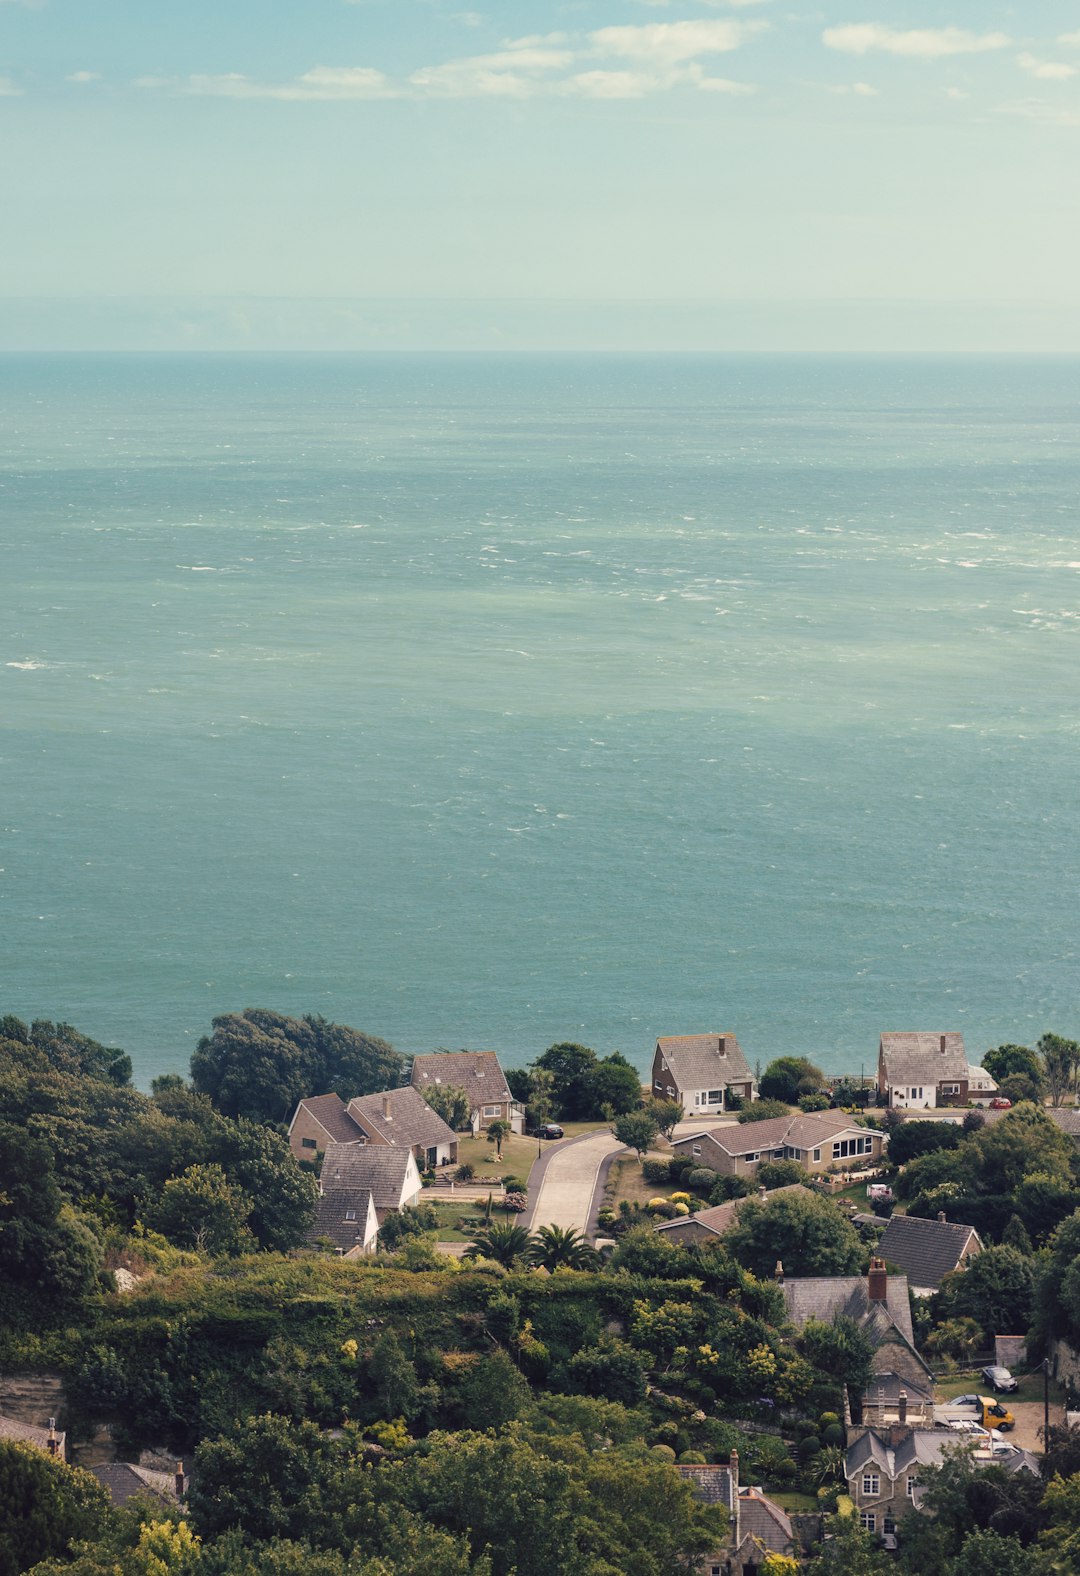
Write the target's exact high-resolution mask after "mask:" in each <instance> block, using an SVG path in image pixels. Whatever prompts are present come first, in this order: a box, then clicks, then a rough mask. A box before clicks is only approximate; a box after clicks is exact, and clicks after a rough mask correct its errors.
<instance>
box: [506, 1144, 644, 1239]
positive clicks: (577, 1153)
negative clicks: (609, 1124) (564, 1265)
mask: <svg viewBox="0 0 1080 1576" xmlns="http://www.w3.org/2000/svg"><path fill="white" fill-rule="evenodd" d="M622 1147H623V1146H622V1144H620V1143H619V1140H618V1139H617V1138H615V1137H613V1136H612V1134H611V1133H609V1132H606V1131H605V1132H602V1133H589V1134H587V1135H586V1137H584V1138H574V1139H571V1140H570V1142H569V1143H566V1144H562V1145H560V1146H559V1148H557V1149H553V1150H551V1151H550V1152H549V1153H548V1154H547V1155H546V1156H545V1157H544V1166H543V1171H542V1175H541V1180H540V1186H539V1191H538V1192H536V1193H534V1197H533V1200H532V1208H531V1209H530V1211H529V1216H528V1224H529V1227H530V1229H531V1230H532V1231H537V1230H539V1228H540V1227H541V1226H563V1227H570V1226H573V1227H575V1228H576V1230H578V1231H580V1232H581V1233H582V1234H583V1235H584V1233H585V1231H586V1228H587V1227H588V1224H589V1211H590V1207H591V1205H592V1196H593V1189H594V1188H595V1187H596V1178H597V1173H598V1172H599V1170H600V1164H601V1162H602V1161H603V1159H604V1157H605V1156H606V1155H612V1154H615V1153H616V1152H617V1151H618V1150H620V1149H621V1148H622ZM534 1186H535V1183H534Z"/></svg>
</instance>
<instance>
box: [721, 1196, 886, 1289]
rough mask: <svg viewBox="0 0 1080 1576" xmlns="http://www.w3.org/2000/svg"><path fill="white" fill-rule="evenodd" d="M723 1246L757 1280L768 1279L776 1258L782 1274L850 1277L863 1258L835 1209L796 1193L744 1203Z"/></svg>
mask: <svg viewBox="0 0 1080 1576" xmlns="http://www.w3.org/2000/svg"><path fill="white" fill-rule="evenodd" d="M724 1246H725V1247H726V1248H727V1250H728V1252H729V1253H730V1254H731V1257H732V1258H733V1259H735V1260H736V1262H737V1263H739V1264H742V1265H744V1266H745V1268H746V1269H748V1270H750V1271H752V1273H753V1274H755V1275H758V1276H762V1277H764V1276H771V1275H772V1273H773V1271H774V1269H775V1267H776V1262H777V1260H778V1259H779V1260H780V1261H781V1262H782V1263H783V1266H784V1272H785V1274H787V1275H853V1274H855V1272H856V1271H857V1270H858V1268H859V1265H860V1263H861V1262H862V1257H863V1249H862V1243H861V1241H860V1239H859V1234H858V1232H857V1231H856V1230H855V1228H854V1226H852V1225H851V1223H850V1222H849V1221H847V1220H845V1219H844V1217H843V1215H841V1213H840V1211H839V1210H838V1209H837V1208H836V1205H835V1204H833V1203H832V1202H831V1201H830V1200H829V1199H827V1198H820V1197H819V1196H818V1195H817V1194H816V1193H803V1192H801V1191H800V1192H793V1193H775V1194H774V1195H773V1196H772V1198H771V1199H769V1200H768V1201H767V1202H766V1203H764V1204H759V1203H757V1202H756V1201H750V1202H747V1203H746V1204H744V1205H743V1206H742V1208H741V1209H740V1210H739V1213H738V1215H737V1216H736V1218H735V1224H734V1225H733V1226H732V1227H731V1228H730V1229H729V1230H728V1232H727V1234H726V1236H725V1239H724Z"/></svg>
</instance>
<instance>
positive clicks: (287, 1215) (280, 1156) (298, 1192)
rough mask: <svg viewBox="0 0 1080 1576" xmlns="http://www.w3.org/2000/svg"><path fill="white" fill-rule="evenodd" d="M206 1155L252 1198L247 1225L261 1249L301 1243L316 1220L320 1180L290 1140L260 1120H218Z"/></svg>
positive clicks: (283, 1249)
mask: <svg viewBox="0 0 1080 1576" xmlns="http://www.w3.org/2000/svg"><path fill="white" fill-rule="evenodd" d="M208 1158H209V1159H211V1160H212V1161H216V1162H217V1163H218V1164H219V1165H220V1166H221V1168H222V1170H223V1171H224V1172H225V1175H226V1176H227V1178H228V1180H229V1185H230V1187H232V1188H233V1189H235V1190H236V1191H237V1192H238V1193H241V1194H244V1195H245V1196H246V1197H247V1198H249V1199H250V1200H251V1213H250V1215H249V1216H248V1220H247V1225H248V1226H249V1227H250V1229H251V1231H252V1232H253V1233H254V1235H255V1237H256V1239H257V1241H258V1243H259V1246H260V1247H263V1248H269V1249H270V1250H272V1251H273V1252H277V1253H285V1252H287V1251H288V1250H289V1248H295V1247H297V1246H298V1245H299V1243H301V1242H302V1241H303V1238H304V1233H305V1231H306V1230H307V1228H308V1226H309V1225H310V1224H311V1222H312V1220H313V1219H314V1218H315V1204H316V1200H317V1199H318V1197H319V1184H318V1182H317V1181H316V1180H315V1178H314V1176H313V1175H312V1174H311V1172H310V1171H305V1170H302V1169H301V1167H300V1164H299V1162H298V1161H297V1159H296V1157H295V1156H294V1154H293V1152H292V1150H291V1149H290V1148H289V1145H288V1141H287V1140H286V1139H284V1138H282V1137H281V1136H280V1134H278V1133H275V1132H273V1131H272V1130H271V1129H270V1128H267V1127H260V1126H259V1124H258V1123H257V1122H247V1121H244V1120H243V1119H241V1120H240V1121H238V1122H225V1121H222V1120H221V1119H220V1118H219V1119H218V1122H217V1124H216V1130H215V1132H214V1133H213V1135H212V1137H211V1138H210V1141H209V1143H208Z"/></svg>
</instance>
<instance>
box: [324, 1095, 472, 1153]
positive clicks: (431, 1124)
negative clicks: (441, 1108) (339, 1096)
mask: <svg viewBox="0 0 1080 1576" xmlns="http://www.w3.org/2000/svg"><path fill="white" fill-rule="evenodd" d="M384 1101H389V1105H390V1115H389V1117H387V1116H385V1115H384V1113H383V1103H384ZM348 1115H349V1117H350V1118H353V1117H355V1119H356V1122H357V1123H359V1124H361V1125H362V1126H363V1127H364V1129H365V1130H366V1131H367V1132H368V1133H369V1134H376V1135H378V1137H380V1138H382V1139H384V1140H385V1141H386V1143H388V1144H404V1145H405V1146H406V1148H410V1149H411V1148H413V1147H414V1146H415V1145H417V1144H419V1145H421V1146H422V1147H423V1148H424V1149H435V1148H437V1147H438V1145H439V1144H454V1143H456V1142H457V1134H456V1133H455V1132H454V1129H453V1128H452V1127H449V1126H448V1125H447V1124H446V1123H445V1122H444V1121H443V1119H442V1117H441V1116H440V1115H439V1113H438V1111H433V1110H432V1109H431V1107H430V1105H428V1103H427V1101H426V1100H425V1099H424V1097H423V1095H422V1094H421V1093H420V1091H419V1089H416V1088H414V1087H413V1085H412V1084H404V1085H402V1087H401V1088H400V1089H388V1090H387V1091H386V1093H385V1094H365V1095H360V1096H359V1097H358V1098H357V1099H355V1100H350V1101H349V1105H348Z"/></svg>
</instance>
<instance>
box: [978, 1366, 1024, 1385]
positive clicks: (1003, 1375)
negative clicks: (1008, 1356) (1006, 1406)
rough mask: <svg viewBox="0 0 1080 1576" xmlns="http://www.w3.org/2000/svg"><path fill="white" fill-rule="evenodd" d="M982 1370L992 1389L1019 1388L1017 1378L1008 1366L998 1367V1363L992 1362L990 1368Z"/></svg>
mask: <svg viewBox="0 0 1080 1576" xmlns="http://www.w3.org/2000/svg"><path fill="white" fill-rule="evenodd" d="M981 1372H982V1376H983V1378H984V1379H985V1380H986V1382H987V1384H988V1385H989V1386H990V1388H991V1390H1015V1389H1017V1383H1016V1380H1015V1379H1014V1378H1013V1376H1012V1374H1011V1373H1010V1372H1009V1370H1008V1369H1007V1368H998V1367H997V1366H996V1365H994V1364H991V1365H990V1367H989V1368H983V1369H982V1370H981Z"/></svg>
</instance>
